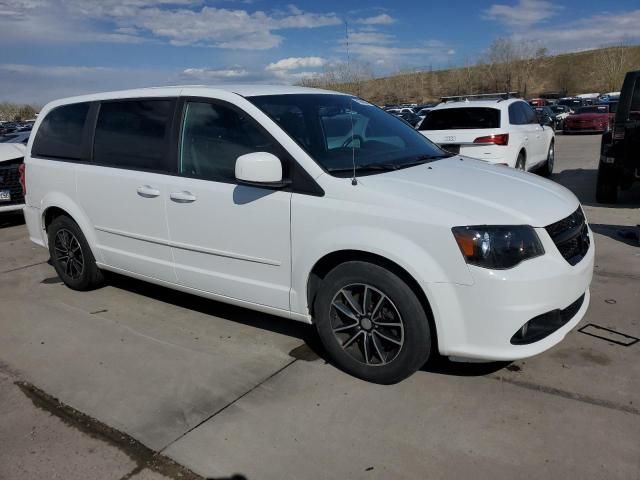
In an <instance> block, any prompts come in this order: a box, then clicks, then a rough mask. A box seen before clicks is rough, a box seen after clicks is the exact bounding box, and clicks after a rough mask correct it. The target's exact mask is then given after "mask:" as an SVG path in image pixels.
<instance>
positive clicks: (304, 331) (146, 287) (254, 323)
mask: <svg viewBox="0 0 640 480" xmlns="http://www.w3.org/2000/svg"><path fill="white" fill-rule="evenodd" d="M50 281H51V280H50ZM107 282H108V284H109V285H111V286H113V287H115V288H120V289H122V290H126V291H128V292H132V293H136V294H138V295H143V296H145V297H148V298H152V299H154V300H156V301H158V302H164V303H168V304H171V305H175V306H178V307H181V308H186V309H189V310H194V311H196V312H200V313H203V314H205V315H212V316H215V317H220V318H224V319H225V320H228V321H231V322H236V323H241V324H243V325H248V326H251V327H255V328H260V329H262V330H268V331H270V332H274V333H279V334H282V335H287V336H290V337H294V338H299V339H300V340H302V341H304V343H305V344H304V345H301V346H300V347H297V348H295V349H293V350H292V351H291V352H289V354H290V355H291V356H292V357H294V358H297V359H298V360H304V361H313V360H317V359H318V358H320V357H323V355H324V351H323V349H322V346H321V345H320V339H319V338H318V336H317V333H316V330H315V328H314V327H313V326H312V325H307V324H304V323H301V322H297V321H293V320H287V319H286V318H280V317H276V316H274V315H268V314H266V313H261V312H257V311H254V310H249V309H246V308H242V307H237V306H235V305H229V304H226V303H221V302H217V301H215V300H210V299H208V298H203V297H199V296H196V295H192V294H189V293H184V292H180V291H177V290H172V289H170V288H165V287H161V286H159V285H154V284H152V283H148V282H144V281H142V280H136V279H134V278H130V277H125V276H123V275H119V274H115V273H111V272H108V273H107Z"/></svg>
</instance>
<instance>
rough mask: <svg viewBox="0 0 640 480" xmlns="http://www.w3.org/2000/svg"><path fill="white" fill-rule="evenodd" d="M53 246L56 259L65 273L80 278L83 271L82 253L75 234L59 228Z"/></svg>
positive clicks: (73, 277)
mask: <svg viewBox="0 0 640 480" xmlns="http://www.w3.org/2000/svg"><path fill="white" fill-rule="evenodd" d="M53 246H54V251H55V256H56V261H57V262H58V263H59V264H60V266H61V267H62V270H63V271H64V273H65V275H67V276H69V277H70V278H72V279H74V280H75V279H78V278H80V277H81V276H82V274H83V272H84V255H83V254H82V248H81V247H80V242H79V241H78V239H77V238H76V236H75V235H74V234H73V233H72V232H70V231H69V230H67V229H66V228H61V229H60V230H58V231H57V232H56V237H55V241H54V245H53Z"/></svg>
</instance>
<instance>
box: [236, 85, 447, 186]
mask: <svg viewBox="0 0 640 480" xmlns="http://www.w3.org/2000/svg"><path fill="white" fill-rule="evenodd" d="M248 100H249V101H250V102H252V103H253V104H254V105H256V106H257V107H258V108H259V109H260V110H262V111H263V112H265V113H266V114H267V115H268V116H269V117H271V119H273V120H274V121H275V122H276V123H277V124H278V125H279V126H280V127H281V128H282V129H283V130H284V131H285V132H286V133H287V134H288V135H289V136H290V137H291V138H292V139H293V140H295V141H296V142H297V143H298V144H299V145H300V146H301V147H302V148H303V149H304V150H305V151H306V152H307V153H308V154H309V155H310V156H311V157H312V158H313V159H314V160H315V161H316V162H317V163H318V164H319V165H320V166H321V167H322V168H324V169H325V170H326V171H328V172H329V173H331V174H333V175H335V176H342V177H346V176H349V175H350V174H351V173H352V172H353V169H354V164H355V169H356V171H357V174H358V175H363V174H374V173H380V172H383V171H389V170H397V169H400V168H407V167H411V166H414V165H419V164H421V163H426V162H430V161H434V160H437V159H441V158H445V157H448V156H451V154H449V153H447V152H445V151H444V150H441V149H440V148H439V147H438V146H436V145H435V144H433V143H432V142H431V141H429V140H428V139H427V138H426V137H424V136H423V135H421V134H420V133H418V132H417V131H416V130H414V129H413V128H411V127H410V126H409V125H407V124H406V123H405V122H404V121H402V120H400V119H398V118H396V117H394V116H393V115H390V114H389V113H387V112H385V111H384V110H382V109H380V108H378V107H376V106H374V105H371V104H370V103H368V102H365V101H364V100H361V99H359V98H357V97H352V96H349V95H331V94H291V95H264V96H256V97H249V98H248Z"/></svg>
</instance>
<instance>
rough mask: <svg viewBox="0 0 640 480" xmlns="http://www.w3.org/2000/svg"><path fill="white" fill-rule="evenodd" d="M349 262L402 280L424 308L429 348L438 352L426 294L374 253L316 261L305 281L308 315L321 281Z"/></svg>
mask: <svg viewBox="0 0 640 480" xmlns="http://www.w3.org/2000/svg"><path fill="white" fill-rule="evenodd" d="M349 261H351V262H352V261H362V262H368V263H373V264H375V265H378V266H380V267H383V268H385V269H387V270H389V271H391V272H393V273H394V274H395V275H397V276H398V277H399V278H400V279H402V281H403V282H405V283H406V284H407V285H408V286H409V288H410V289H411V290H412V291H413V293H415V295H416V296H417V297H418V300H419V301H420V303H421V305H422V307H423V308H424V311H425V314H426V316H427V319H428V321H429V327H430V329H431V332H433V333H432V335H431V342H432V345H431V346H432V349H433V350H432V351H434V352H437V351H439V350H438V329H437V326H436V322H435V317H434V314H433V309H432V308H431V302H430V301H429V298H428V296H427V293H426V292H425V291H424V289H423V288H422V287H421V286H420V284H419V283H418V281H417V280H416V279H415V278H414V277H413V275H411V273H409V272H408V271H407V270H406V269H405V268H404V267H402V266H401V265H399V264H397V263H396V262H394V261H392V260H389V259H388V258H386V257H383V256H382V255H378V254H375V253H371V252H367V251H364V250H353V249H344V250H337V251H334V252H331V253H328V254H326V255H324V256H323V257H322V258H320V259H318V261H316V263H315V264H314V265H313V267H312V269H311V271H310V272H309V276H308V279H307V289H306V296H307V305H308V308H309V313H310V315H311V316H312V317H313V303H314V301H315V297H316V295H317V292H318V289H319V288H320V285H321V283H322V279H323V278H324V277H325V276H326V275H327V274H328V273H329V272H330V271H331V270H333V269H334V268H335V267H337V266H338V265H341V264H342V263H345V262H349Z"/></svg>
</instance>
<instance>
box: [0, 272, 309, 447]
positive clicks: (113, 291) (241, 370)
mask: <svg viewBox="0 0 640 480" xmlns="http://www.w3.org/2000/svg"><path fill="white" fill-rule="evenodd" d="M119 286H120V288H116V287H107V288H105V289H102V290H97V291H94V292H87V293H80V292H73V291H71V290H69V289H67V288H66V287H64V286H63V285H61V284H60V283H58V282H57V281H56V279H55V272H54V271H53V269H52V268H51V267H50V266H49V265H47V264H43V265H37V266H35V267H31V268H26V269H22V270H18V271H14V272H11V273H10V274H3V275H0V305H2V315H0V331H2V336H0V352H2V353H1V355H2V360H3V361H4V362H5V363H7V364H9V366H11V367H13V368H15V369H18V370H19V371H20V372H21V373H22V374H23V375H24V376H25V377H26V379H28V380H29V381H31V382H32V383H34V384H35V385H37V386H38V387H40V388H41V389H43V390H45V391H46V392H47V393H49V394H50V395H53V396H55V397H57V398H59V399H60V400H61V401H63V402H64V403H66V404H68V405H70V406H71V407H73V408H76V409H77V410H80V411H82V412H84V413H86V414H88V415H90V416H92V417H94V418H96V419H98V420H100V421H102V422H104V423H106V424H108V425H110V426H113V427H115V428H117V429H118V430H121V431H123V432H125V433H127V434H129V435H131V436H132V437H134V438H135V439H137V440H139V441H141V442H142V443H143V444H145V445H147V446H148V447H150V448H153V449H161V448H162V447H164V446H165V445H167V444H169V443H171V442H172V441H174V440H175V439H176V438H178V437H179V436H180V435H182V434H184V433H185V432H187V431H188V430H189V429H191V428H193V427H194V426H196V425H198V424H199V423H200V422H201V421H203V420H205V419H206V418H208V417H209V416H210V415H212V414H214V413H215V412H216V411H218V410H219V409H221V408H223V407H224V406H225V405H227V404H228V403H229V402H231V401H233V400H235V399H236V398H238V397H239V396H240V395H242V394H244V393H246V392H247V391H249V390H251V388H253V387H254V386H256V385H257V384H259V383H260V382H262V381H263V380H265V379H266V378H268V377H269V376H270V375H272V374H273V372H275V371H277V370H278V369H280V368H282V367H283V366H285V365H286V364H287V363H289V362H290V361H291V357H290V356H289V355H288V352H289V351H290V350H292V349H293V348H295V347H296V346H298V345H300V344H301V342H302V341H301V340H300V335H301V333H300V331H299V330H298V331H296V330H295V328H297V327H298V326H297V325H295V326H293V325H290V324H289V325H288V326H285V327H284V328H285V329H286V328H289V330H288V331H287V334H285V333H282V332H281V333H278V331H279V329H280V328H282V325H283V324H286V322H283V321H281V320H279V319H274V318H272V317H269V316H266V315H261V314H257V313H253V312H248V311H244V310H241V309H233V308H231V309H229V308H227V307H225V306H221V305H219V304H217V303H215V302H208V301H200V299H196V298H195V297H192V296H190V295H182V294H174V292H168V291H167V290H166V289H162V288H157V287H152V286H151V287H150V286H144V285H140V284H139V283H137V282H128V281H123V282H122V283H121V284H120V285H119ZM124 288H129V290H125V289H124ZM149 288H150V289H151V290H153V292H152V293H149V296H145V295H142V294H139V293H135V292H136V290H137V289H141V290H143V291H144V290H145V289H149ZM172 302H173V303H172ZM190 304H194V305H195V307H196V310H193V309H188V308H185V307H184V306H182V305H185V306H188V305H190ZM218 311H219V315H221V316H222V315H226V316H229V315H231V316H234V315H235V316H237V317H238V319H239V321H237V322H234V321H229V320H227V319H225V318H222V317H221V316H220V317H216V316H214V315H215V314H216V312H218ZM258 325H259V326H260V327H261V328H260V327H258V328H256V326H258ZM296 335H297V336H296Z"/></svg>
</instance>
